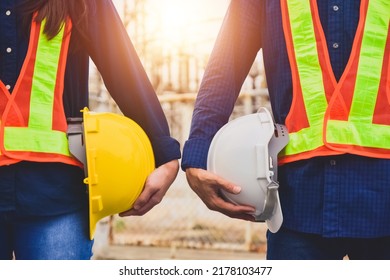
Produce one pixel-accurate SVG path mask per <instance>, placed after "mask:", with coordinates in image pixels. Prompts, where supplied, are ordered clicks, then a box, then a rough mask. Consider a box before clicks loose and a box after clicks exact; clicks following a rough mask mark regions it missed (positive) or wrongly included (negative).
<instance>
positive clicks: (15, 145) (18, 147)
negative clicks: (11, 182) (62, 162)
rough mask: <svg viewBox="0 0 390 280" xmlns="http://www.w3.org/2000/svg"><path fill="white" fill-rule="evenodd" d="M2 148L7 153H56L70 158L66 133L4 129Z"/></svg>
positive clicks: (32, 129) (19, 128)
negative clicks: (4, 135)
mask: <svg viewBox="0 0 390 280" xmlns="http://www.w3.org/2000/svg"><path fill="white" fill-rule="evenodd" d="M4 133H5V134H6V135H7V137H5V139H4V147H5V149H6V150H8V151H30V152H45V153H56V154H61V155H65V156H70V153H69V147H68V140H67V136H66V133H64V132H61V131H55V130H50V131H42V130H41V129H39V128H38V129H34V128H29V127H25V128H22V127H5V128H4Z"/></svg>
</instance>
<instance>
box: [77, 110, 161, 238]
mask: <svg viewBox="0 0 390 280" xmlns="http://www.w3.org/2000/svg"><path fill="white" fill-rule="evenodd" d="M83 124H84V141H85V151H86V162H87V164H86V165H87V166H86V175H87V177H86V178H85V180H84V183H85V184H87V185H88V192H89V228H90V238H91V239H92V238H93V236H94V233H95V229H96V224H97V222H98V221H99V220H100V219H102V218H104V217H107V216H110V215H114V214H117V213H120V212H123V211H126V210H128V209H130V208H131V207H132V206H133V204H134V202H135V200H136V199H137V198H138V196H139V195H140V193H141V192H142V189H143V186H144V183H145V181H146V178H147V176H148V175H149V174H150V173H151V172H152V171H153V170H154V168H155V165H154V155H153V150H152V146H151V144H150V141H149V138H148V137H147V135H146V133H145V132H144V131H143V130H142V128H141V127H140V126H139V125H138V124H137V123H135V122H134V121H133V120H131V119H129V118H127V117H125V116H121V115H118V114H114V113H96V112H90V111H89V110H88V109H87V108H84V110H83Z"/></svg>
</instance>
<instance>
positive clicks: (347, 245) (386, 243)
mask: <svg viewBox="0 0 390 280" xmlns="http://www.w3.org/2000/svg"><path fill="white" fill-rule="evenodd" d="M345 256H347V257H348V258H349V259H350V260H390V237H381V238H324V237H322V236H320V235H316V234H307V233H299V232H295V231H291V230H288V229H285V228H281V229H280V230H279V231H278V232H277V233H271V232H269V231H268V232H267V259H268V260H341V259H343V258H344V257H345Z"/></svg>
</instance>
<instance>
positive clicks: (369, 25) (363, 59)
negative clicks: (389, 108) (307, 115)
mask: <svg viewBox="0 0 390 280" xmlns="http://www.w3.org/2000/svg"><path fill="white" fill-rule="evenodd" d="M389 19H390V2H389V0H382V1H380V0H377V1H369V6H368V11H367V18H366V23H365V26H364V36H363V40H362V47H361V54H360V60H359V66H358V70H357V79H356V85H355V92H354V96H353V100H352V105H351V112H350V115H349V121H351V122H359V123H361V122H369V123H371V122H372V117H373V115H374V110H375V104H376V98H377V95H376V94H374V93H377V92H378V89H379V84H380V81H381V71H382V66H383V58H384V54H385V47H386V40H387V33H388V26H389ZM367 93H371V94H367Z"/></svg>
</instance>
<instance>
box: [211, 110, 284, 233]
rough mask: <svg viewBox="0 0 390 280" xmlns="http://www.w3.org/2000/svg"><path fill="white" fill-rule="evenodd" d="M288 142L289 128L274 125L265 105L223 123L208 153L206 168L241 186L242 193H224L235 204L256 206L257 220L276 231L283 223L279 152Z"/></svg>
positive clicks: (255, 215)
mask: <svg viewBox="0 0 390 280" xmlns="http://www.w3.org/2000/svg"><path fill="white" fill-rule="evenodd" d="M287 143H288V133H287V129H286V128H285V127H284V126H283V125H278V124H276V125H275V124H274V121H273V118H272V116H271V113H270V112H269V111H268V109H266V108H264V107H262V108H260V109H259V111H258V112H257V113H255V114H250V115H245V116H242V117H239V118H236V119H234V120H232V121H230V122H228V123H227V124H226V125H224V126H223V127H222V128H221V129H220V130H219V131H218V132H217V133H216V134H215V136H214V138H213V140H212V142H211V145H210V149H209V153H208V159H207V169H208V170H209V171H211V172H213V173H215V174H217V175H218V176H220V177H222V178H224V179H226V180H228V181H230V182H232V183H234V184H237V185H238V186H240V187H241V188H242V190H241V192H240V193H239V194H231V193H228V192H225V191H223V190H222V194H223V196H224V197H225V198H226V199H227V200H228V201H230V202H232V203H235V204H239V205H251V206H253V207H255V209H256V211H255V213H253V216H254V217H255V220H256V221H262V222H264V221H265V222H266V223H267V226H268V229H269V230H270V231H271V232H277V231H278V230H279V228H280V226H281V224H282V222H283V215H282V210H281V207H280V201H279V194H278V187H279V184H278V183H277V154H278V153H279V152H280V150H281V149H283V147H284V146H286V145H287Z"/></svg>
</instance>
